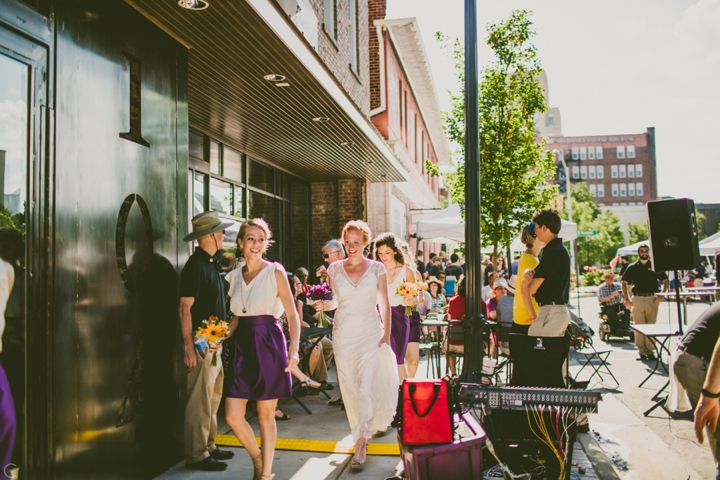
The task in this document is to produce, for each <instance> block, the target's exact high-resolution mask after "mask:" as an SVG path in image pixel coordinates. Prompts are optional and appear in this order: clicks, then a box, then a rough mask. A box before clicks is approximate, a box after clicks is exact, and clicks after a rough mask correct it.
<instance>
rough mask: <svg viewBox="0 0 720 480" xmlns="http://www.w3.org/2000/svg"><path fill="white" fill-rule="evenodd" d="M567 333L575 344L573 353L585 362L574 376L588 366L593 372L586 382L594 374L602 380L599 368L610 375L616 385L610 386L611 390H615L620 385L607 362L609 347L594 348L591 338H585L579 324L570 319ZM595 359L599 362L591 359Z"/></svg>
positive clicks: (610, 351)
mask: <svg viewBox="0 0 720 480" xmlns="http://www.w3.org/2000/svg"><path fill="white" fill-rule="evenodd" d="M567 333H568V335H570V338H572V340H573V343H574V345H575V353H577V354H578V355H579V356H580V357H582V358H584V359H585V363H583V365H582V366H581V367H580V370H578V372H577V374H576V376H577V377H578V378H579V377H580V372H582V371H583V370H584V369H585V367H590V368H591V369H592V370H593V372H592V373H591V374H590V377H589V378H588V379H587V382H588V384H589V382H590V380H592V378H593V377H594V376H595V375H597V376H598V377H599V378H600V382H604V381H605V379H604V378H603V376H602V373H600V372H601V370H604V372H605V374H606V375H610V376H611V377H612V379H613V380H614V381H615V384H616V386H615V387H614V388H612V390H617V388H618V387H619V386H620V382H618V379H617V378H615V375H613V373H612V371H610V366H609V365H608V363H607V360H608V357H610V354H611V353H612V350H611V349H609V348H608V349H601V350H598V349H596V348H595V346H594V345H593V343H592V339H591V338H587V336H586V335H585V333H584V332H583V331H582V329H581V328H580V326H579V325H578V324H577V323H575V322H574V321H572V320H570V323H569V324H568V329H567ZM582 358H581V360H582ZM595 359H597V360H598V361H599V362H598V363H594V362H593V360H595Z"/></svg>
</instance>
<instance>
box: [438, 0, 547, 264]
mask: <svg viewBox="0 0 720 480" xmlns="http://www.w3.org/2000/svg"><path fill="white" fill-rule="evenodd" d="M529 15H530V12H528V11H525V10H516V11H513V12H512V14H511V15H510V18H508V19H507V20H505V21H502V22H498V23H491V24H489V25H488V27H487V31H488V38H487V44H488V45H489V46H490V47H491V48H492V50H493V52H494V54H495V60H494V61H492V62H491V63H490V64H489V65H488V66H487V67H486V68H485V69H484V70H483V71H482V74H481V83H480V85H479V95H480V99H479V124H480V198H481V209H480V222H481V225H480V226H481V234H482V243H483V244H484V245H492V246H493V247H494V248H495V250H496V251H497V248H498V246H505V245H509V244H510V243H511V242H512V240H513V239H514V238H515V237H516V236H517V235H518V233H520V230H521V229H522V226H523V225H524V224H526V223H528V222H529V221H530V219H531V218H532V216H533V214H534V213H535V212H536V211H537V210H539V209H541V208H544V207H547V206H548V205H549V203H550V199H551V198H552V197H553V196H554V194H555V191H556V187H555V186H552V185H550V184H549V183H548V179H551V178H552V177H553V176H554V173H555V165H554V159H553V157H552V153H551V152H546V151H545V150H543V148H542V145H543V144H542V143H538V142H537V141H536V139H535V122H534V115H535V113H536V112H544V111H546V110H547V104H546V101H545V97H544V96H543V92H542V87H541V86H540V83H539V77H540V73H541V71H542V68H541V66H540V61H539V60H538V59H537V52H536V48H535V46H534V45H533V44H532V43H531V38H532V36H533V35H534V32H533V31H532V30H531V28H530V26H531V25H532V23H531V22H530V20H529V18H528V17H529ZM437 37H438V39H439V40H440V41H444V42H445V46H446V47H448V46H449V44H448V41H447V38H446V37H444V36H443V35H442V34H437ZM452 50H453V57H454V59H455V71H456V74H457V77H458V79H459V81H460V84H461V85H464V61H465V60H464V49H463V48H462V47H461V46H460V43H459V41H458V40H457V39H456V40H455V42H454V44H453V47H452ZM450 94H451V102H452V108H451V110H450V111H449V112H443V121H444V128H445V132H446V133H447V135H448V137H449V139H450V140H451V141H454V142H456V143H457V144H458V145H460V150H459V151H458V152H456V159H457V161H456V164H457V170H456V171H455V172H454V173H451V174H449V175H448V176H447V177H446V179H445V183H446V185H447V187H448V191H449V193H450V196H451V199H452V201H453V202H456V203H458V204H460V206H461V208H462V210H463V214H464V205H465V169H464V161H463V159H464V158H465V152H464V149H465V117H464V106H465V92H464V87H463V88H461V89H460V91H458V92H456V93H452V92H450Z"/></svg>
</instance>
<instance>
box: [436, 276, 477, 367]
mask: <svg viewBox="0 0 720 480" xmlns="http://www.w3.org/2000/svg"><path fill="white" fill-rule="evenodd" d="M480 306H481V310H482V314H483V315H484V316H485V317H486V318H487V305H485V302H484V301H483V302H481V303H480ZM463 317H465V277H462V278H461V279H460V280H459V281H458V283H457V289H456V294H455V296H454V297H452V298H451V299H450V302H449V303H448V318H449V320H450V326H451V327H452V326H453V325H460V324H462V320H463ZM464 351H465V342H463V341H462V340H450V339H448V342H447V346H446V353H445V359H446V361H447V364H448V368H449V369H450V373H451V374H453V375H456V374H457V371H456V370H457V367H456V359H455V356H454V355H448V352H457V353H464Z"/></svg>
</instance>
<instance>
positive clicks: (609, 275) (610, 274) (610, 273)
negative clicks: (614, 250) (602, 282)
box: [602, 270, 615, 280]
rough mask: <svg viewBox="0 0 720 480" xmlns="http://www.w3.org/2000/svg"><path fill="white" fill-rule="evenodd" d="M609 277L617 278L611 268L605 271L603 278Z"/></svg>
mask: <svg viewBox="0 0 720 480" xmlns="http://www.w3.org/2000/svg"><path fill="white" fill-rule="evenodd" d="M607 277H612V278H613V280H615V273H613V272H611V271H610V270H608V271H606V272H605V273H603V276H602V278H607Z"/></svg>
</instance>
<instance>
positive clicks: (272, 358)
mask: <svg viewBox="0 0 720 480" xmlns="http://www.w3.org/2000/svg"><path fill="white" fill-rule="evenodd" d="M270 243H271V233H270V229H269V228H268V225H267V223H265V221H264V220H263V219H260V218H255V219H252V220H250V221H249V222H247V223H244V224H243V225H242V227H241V228H240V231H239V232H238V248H239V249H240V250H241V251H242V253H243V258H244V259H245V265H243V266H242V267H241V268H237V269H235V270H233V271H232V272H230V273H228V274H227V276H226V277H225V279H226V280H227V281H228V283H229V284H230V288H229V289H228V294H229V295H230V310H231V311H232V312H233V314H234V315H233V319H232V321H231V322H230V332H231V335H232V341H229V342H228V343H227V347H228V348H230V349H231V350H230V362H229V364H230V365H229V368H228V369H227V370H226V372H225V378H226V382H227V383H226V396H227V399H226V401H225V411H226V420H227V423H228V425H230V427H231V428H232V429H233V432H234V433H235V436H236V437H237V438H238V440H240V442H242V444H243V446H244V447H245V449H246V450H247V451H248V453H249V454H250V457H251V458H252V460H253V464H254V468H255V474H254V476H253V480H270V479H272V477H274V474H272V473H271V472H272V461H273V456H274V455H275V442H276V441H277V426H276V424H275V408H276V406H277V401H278V399H279V398H285V397H289V396H291V395H292V392H291V389H292V380H291V378H290V371H291V370H292V369H293V368H294V367H296V366H297V364H298V360H299V357H298V345H299V339H300V321H299V319H298V316H297V311H296V310H295V302H294V299H293V296H292V293H291V291H290V284H289V283H288V279H287V274H286V273H285V269H284V268H283V267H282V265H280V264H278V263H272V262H268V261H266V260H265V259H263V255H264V254H265V252H266V251H267V248H268V246H269V245H270ZM283 311H284V312H285V314H286V316H287V319H288V330H289V332H290V346H289V348H286V346H285V345H286V342H285V335H284V334H283V332H282V329H281V328H280V325H279V324H278V322H277V319H278V318H279V317H280V316H281V315H282V313H283ZM248 400H257V410H258V421H259V423H260V438H261V440H262V446H263V448H262V452H261V451H260V448H259V447H258V445H257V442H256V441H255V433H254V432H253V430H252V427H250V424H249V423H248V422H247V421H246V420H245V411H246V407H247V402H248Z"/></svg>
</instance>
